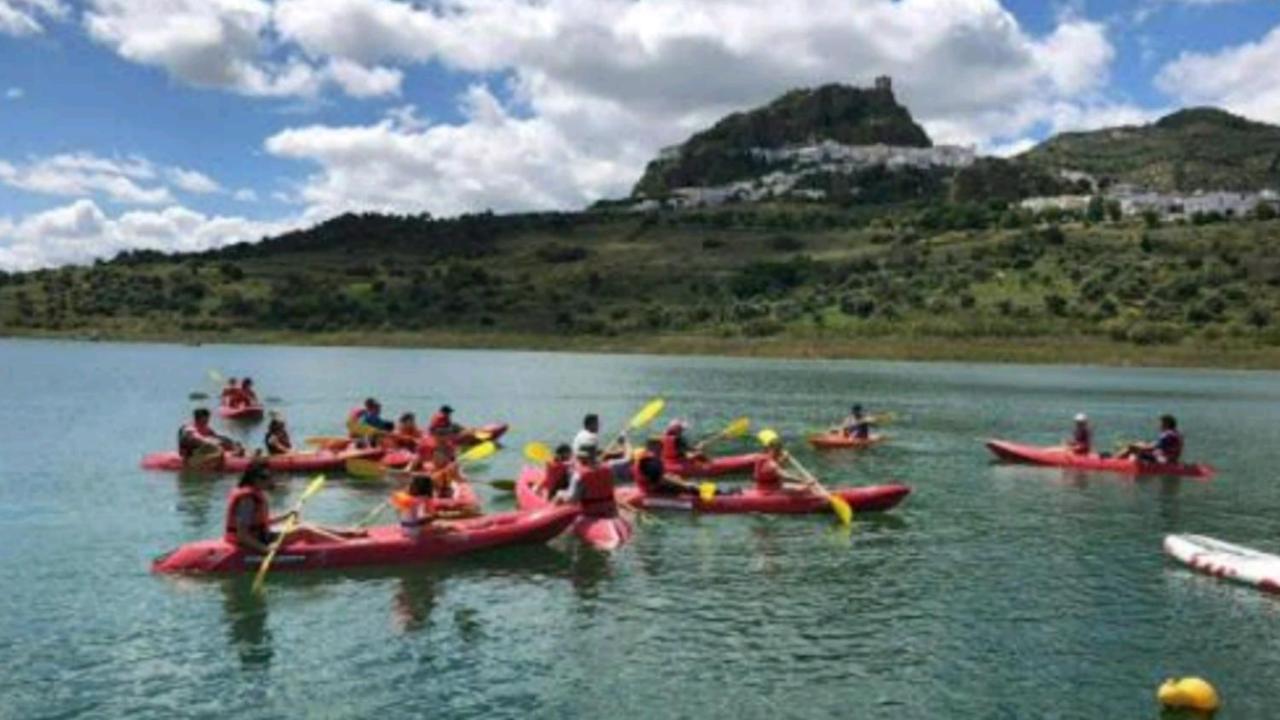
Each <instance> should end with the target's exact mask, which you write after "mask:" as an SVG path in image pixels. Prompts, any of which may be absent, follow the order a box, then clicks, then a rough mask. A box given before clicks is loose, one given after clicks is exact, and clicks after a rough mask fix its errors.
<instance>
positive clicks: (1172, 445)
mask: <svg viewBox="0 0 1280 720" xmlns="http://www.w3.org/2000/svg"><path fill="white" fill-rule="evenodd" d="M1182 446H1183V438H1182V433H1181V432H1178V419H1177V418H1175V417H1174V416H1172V415H1161V416H1160V435H1159V436H1158V437H1156V440H1155V442H1152V443H1133V444H1131V445H1129V447H1127V448H1125V451H1124V452H1122V453H1120V457H1122V458H1128V457H1136V458H1137V459H1138V460H1140V461H1142V462H1147V463H1160V464H1164V465H1176V464H1178V463H1180V462H1182Z"/></svg>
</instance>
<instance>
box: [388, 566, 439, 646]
mask: <svg viewBox="0 0 1280 720" xmlns="http://www.w3.org/2000/svg"><path fill="white" fill-rule="evenodd" d="M435 607H436V580H435V578H433V577H432V576H431V575H427V574H423V575H418V574H415V575H410V576H406V577H402V578H400V581H399V582H398V583H397V585H396V592H395V595H394V596H393V597H392V599H391V620H392V625H393V626H394V627H395V629H396V630H398V631H399V632H401V633H403V634H410V633H416V632H418V631H420V630H423V629H425V628H427V627H429V625H430V621H431V611H432V610H434V609H435Z"/></svg>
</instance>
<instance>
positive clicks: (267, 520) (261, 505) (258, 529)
mask: <svg viewBox="0 0 1280 720" xmlns="http://www.w3.org/2000/svg"><path fill="white" fill-rule="evenodd" d="M246 500H248V501H251V502H253V503H254V506H255V507H254V509H253V524H252V525H250V526H249V534H250V535H253V536H254V537H259V538H260V537H263V536H265V535H266V534H267V528H268V526H269V525H270V524H271V515H270V514H269V513H268V508H267V494H266V493H264V492H262V491H261V490H259V489H258V488H255V487H238V488H236V489H235V490H232V491H231V495H230V496H229V497H228V498H227V525H226V532H225V533H224V534H223V536H222V539H223V540H226V541H227V542H229V543H232V544H235V542H236V506H237V505H238V504H239V503H240V502H242V501H246Z"/></svg>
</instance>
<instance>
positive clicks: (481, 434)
mask: <svg viewBox="0 0 1280 720" xmlns="http://www.w3.org/2000/svg"><path fill="white" fill-rule="evenodd" d="M471 437H473V438H475V439H476V440H480V441H482V442H483V441H485V440H492V439H493V433H491V432H489V431H488V430H476V431H475V432H473V433H471Z"/></svg>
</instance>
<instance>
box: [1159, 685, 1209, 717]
mask: <svg viewBox="0 0 1280 720" xmlns="http://www.w3.org/2000/svg"><path fill="white" fill-rule="evenodd" d="M1156 699H1157V700H1159V701H1160V704H1161V705H1163V706H1165V707H1167V708H1174V709H1182V710H1198V711H1200V712H1216V711H1217V709H1218V706H1219V705H1220V704H1221V701H1220V700H1219V699H1218V691H1217V690H1215V689H1214V688H1213V686H1212V685H1210V684H1209V683H1208V681H1206V680H1204V679H1202V678H1198V677H1187V678H1178V679H1169V680H1165V681H1164V683H1163V684H1161V685H1160V689H1159V690H1157V691H1156Z"/></svg>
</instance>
